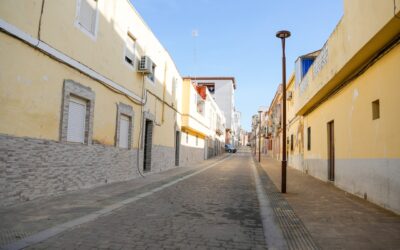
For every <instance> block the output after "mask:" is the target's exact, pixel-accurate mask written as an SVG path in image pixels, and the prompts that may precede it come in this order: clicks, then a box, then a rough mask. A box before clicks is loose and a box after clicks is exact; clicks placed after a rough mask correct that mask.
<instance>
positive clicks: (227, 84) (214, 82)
mask: <svg viewBox="0 0 400 250" xmlns="http://www.w3.org/2000/svg"><path fill="white" fill-rule="evenodd" d="M184 79H190V81H191V82H192V83H194V84H196V85H198V86H207V89H208V91H209V92H210V94H211V96H212V97H213V99H214V100H215V102H216V103H217V105H218V107H219V108H220V109H221V110H222V112H223V113H224V115H225V119H226V124H225V125H226V126H225V129H226V137H225V143H226V144H232V145H235V146H238V143H239V134H240V133H239V129H240V113H239V112H237V111H236V109H235V90H236V80H235V78H234V77H190V76H189V77H184Z"/></svg>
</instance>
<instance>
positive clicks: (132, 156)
mask: <svg viewBox="0 0 400 250" xmlns="http://www.w3.org/2000/svg"><path fill="white" fill-rule="evenodd" d="M0 28H1V32H0V56H1V60H0V72H1V74H0V119H1V122H0V151H1V152H2V154H3V155H6V157H5V158H4V159H2V166H1V168H6V167H7V169H8V170H7V171H5V170H4V169H3V170H4V171H2V173H3V174H2V175H4V176H1V178H2V179H4V180H6V179H7V180H9V181H7V182H5V181H2V182H1V183H2V188H1V191H0V200H1V203H2V204H4V205H7V204H13V203H16V202H20V201H25V200H30V199H33V198H36V197H39V196H45V195H52V194H57V193H61V192H64V191H68V190H76V189H80V188H88V187H94V186H99V185H104V184H105V183H111V182H116V181H124V180H129V179H132V178H135V177H137V176H140V175H145V174H147V173H150V172H158V171H162V170H165V169H167V168H170V167H173V166H180V165H183V163H185V164H189V163H190V159H189V160H188V161H185V162H184V161H183V160H181V159H180V157H182V152H181V142H182V141H185V139H184V136H182V131H181V125H182V122H185V116H183V115H182V114H183V113H184V111H183V107H184V103H183V101H182V96H183V92H182V91H183V82H182V77H181V76H180V74H179V72H178V69H177V68H176V66H175V64H174V61H173V60H172V58H171V57H170V55H169V54H168V52H167V51H166V49H165V48H164V47H163V46H162V45H161V43H160V42H159V41H158V39H157V38H156V37H155V36H154V34H153V33H152V31H151V30H150V28H149V27H148V26H147V25H146V23H145V22H144V21H143V19H142V18H141V17H140V15H139V14H138V13H137V12H136V10H135V8H134V7H133V6H132V4H131V3H130V1H128V0H112V1H98V0H97V1H96V0H73V1H42V0H27V1H14V0H4V1H1V2H0ZM190 125H191V124H190ZM189 127H190V126H189ZM185 130H186V129H185ZM182 144H185V142H183V143H182ZM197 146H198V147H199V148H200V147H203V151H204V145H201V143H200V144H199V145H197ZM203 159H204V158H203ZM10 176H12V177H13V178H11V179H10V178H9V177H10ZM10 180H11V181H10Z"/></svg>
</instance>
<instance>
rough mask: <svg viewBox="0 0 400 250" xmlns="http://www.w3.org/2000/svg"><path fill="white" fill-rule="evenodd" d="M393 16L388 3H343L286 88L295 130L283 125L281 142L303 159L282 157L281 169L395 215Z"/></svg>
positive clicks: (399, 26)
mask: <svg viewBox="0 0 400 250" xmlns="http://www.w3.org/2000/svg"><path fill="white" fill-rule="evenodd" d="M399 5H400V2H399V1H397V6H399ZM394 14H397V15H399V10H395V13H393V1H373V0H367V1H361V0H356V1H354V0H345V1H344V15H343V17H342V19H341V21H340V22H339V24H338V25H337V27H336V28H335V30H334V31H333V33H332V35H331V36H330V37H329V39H328V41H327V42H326V44H325V45H324V47H323V48H322V49H321V51H320V52H319V54H318V56H317V57H316V58H315V60H314V62H313V63H312V65H311V66H310V68H309V70H308V72H307V73H306V75H304V77H301V79H298V81H296V84H293V83H289V85H288V89H287V90H288V91H290V92H292V96H293V97H292V99H291V100H288V117H289V119H294V120H296V122H297V123H298V125H295V124H294V122H292V120H289V121H288V135H289V136H291V135H294V137H295V138H294V141H295V142H296V143H300V144H299V145H302V149H301V148H299V153H300V152H303V153H301V154H300V156H301V157H300V159H301V158H303V159H301V160H299V161H297V160H296V153H297V152H294V153H293V156H292V160H293V161H292V162H291V161H290V158H291V157H290V156H289V165H291V166H294V167H295V168H299V169H301V170H303V171H305V172H307V173H309V174H310V175H313V176H315V177H317V178H319V179H321V180H324V181H330V182H332V183H333V184H334V185H336V186H337V187H339V188H341V189H343V190H346V191H347V192H350V193H353V194H355V195H357V196H360V197H362V198H364V199H367V200H369V201H371V202H374V203H376V204H378V205H380V206H382V207H385V208H387V209H390V210H392V211H394V212H396V213H400V181H399V180H400V178H399V177H400V133H399V132H398V131H397V127H398V124H399V122H400V112H399V111H398V107H400V98H399V97H400V94H399V93H400V87H399V85H398V83H399V79H400V71H399V65H400V46H399V43H400V39H399V38H400V19H398V18H396V17H395V16H394ZM297 76H298V74H297V72H296V77H297ZM294 114H295V115H297V117H294V116H293V115H294ZM290 117H292V118H290ZM294 120H293V121H294ZM292 124H293V125H294V126H292ZM302 127H303V130H302V131H301V128H302ZM299 129H300V130H299ZM299 131H300V132H299ZM299 133H300V134H302V135H301V136H300V137H297V138H296V136H295V135H296V134H297V136H299ZM288 139H289V141H290V140H291V139H290V138H288ZM302 141H303V143H302V144H301V142H302ZM296 143H294V145H296ZM294 147H295V146H294ZM288 149H289V152H291V150H290V149H291V146H289V147H288ZM300 162H302V164H299V163H300Z"/></svg>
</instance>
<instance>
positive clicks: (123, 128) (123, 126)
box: [118, 115, 129, 148]
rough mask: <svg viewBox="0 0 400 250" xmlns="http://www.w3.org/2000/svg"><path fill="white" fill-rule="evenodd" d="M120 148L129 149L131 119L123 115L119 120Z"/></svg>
mask: <svg viewBox="0 0 400 250" xmlns="http://www.w3.org/2000/svg"><path fill="white" fill-rule="evenodd" d="M118 146H119V147H120V148H129V117H127V116H125V115H121V116H120V119H119V145H118Z"/></svg>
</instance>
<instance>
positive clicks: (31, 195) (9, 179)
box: [0, 135, 175, 206]
mask: <svg viewBox="0 0 400 250" xmlns="http://www.w3.org/2000/svg"><path fill="white" fill-rule="evenodd" d="M139 158H140V161H139V168H140V170H141V171H142V170H143V151H142V150H141V151H140V155H139ZM137 166H138V165H137V151H136V149H131V150H128V149H120V148H116V147H112V146H103V145H98V144H97V145H96V144H94V145H84V144H79V143H66V142H57V141H50V140H41V139H33V138H21V137H14V136H8V135H0V204H1V206H6V205H12V204H16V203H18V202H22V201H28V200H32V199H35V198H38V197H42V196H50V195H57V194H61V193H63V192H66V191H73V190H78V189H84V188H92V187H96V186H101V185H105V184H107V183H112V182H119V181H127V180H131V179H133V178H136V177H138V176H139V173H138V167H137ZM174 166H175V150H174V148H169V147H163V146H157V145H153V148H152V168H151V171H150V172H159V171H163V170H165V169H168V168H171V167H174Z"/></svg>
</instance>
